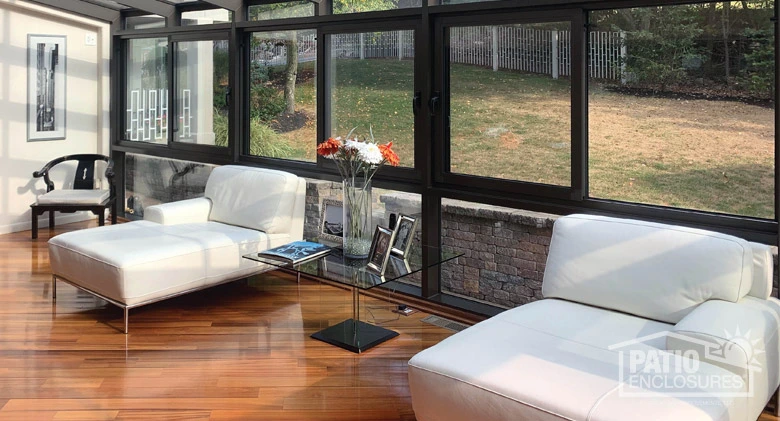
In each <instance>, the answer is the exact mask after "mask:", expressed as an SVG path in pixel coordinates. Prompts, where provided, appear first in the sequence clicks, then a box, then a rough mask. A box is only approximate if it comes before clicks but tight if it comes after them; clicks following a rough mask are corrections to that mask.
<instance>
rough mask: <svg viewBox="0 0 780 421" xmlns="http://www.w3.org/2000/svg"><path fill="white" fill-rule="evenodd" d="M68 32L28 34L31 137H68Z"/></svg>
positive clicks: (28, 93) (52, 138)
mask: <svg viewBox="0 0 780 421" xmlns="http://www.w3.org/2000/svg"><path fill="white" fill-rule="evenodd" d="M66 40H67V39H66V37H65V36H64V35H32V34H31V35H27V140H28V141H38V140H58V139H65V104H66V98H65V75H66V69H65V63H66V61H67V52H66Z"/></svg>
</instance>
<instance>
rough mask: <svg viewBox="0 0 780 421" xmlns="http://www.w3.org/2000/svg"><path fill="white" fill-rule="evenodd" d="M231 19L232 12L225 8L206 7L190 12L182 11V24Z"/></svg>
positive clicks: (209, 22) (199, 23)
mask: <svg viewBox="0 0 780 421" xmlns="http://www.w3.org/2000/svg"><path fill="white" fill-rule="evenodd" d="M232 21H233V12H231V11H229V10H225V9H208V10H197V11H190V12H182V14H181V24H182V26H190V25H211V24H215V23H230V22H232Z"/></svg>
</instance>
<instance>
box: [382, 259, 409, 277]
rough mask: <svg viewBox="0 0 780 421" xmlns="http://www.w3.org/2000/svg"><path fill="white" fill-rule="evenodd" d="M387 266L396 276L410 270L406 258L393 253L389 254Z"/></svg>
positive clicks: (405, 273)
mask: <svg viewBox="0 0 780 421" xmlns="http://www.w3.org/2000/svg"><path fill="white" fill-rule="evenodd" d="M388 267H389V268H391V269H392V273H393V275H394V276H396V277H401V276H404V275H407V274H409V272H411V271H412V268H411V267H410V266H409V261H408V260H406V259H404V258H401V257H398V256H393V255H391V256H390V261H389V265H388Z"/></svg>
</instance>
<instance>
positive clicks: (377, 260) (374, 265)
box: [366, 225, 395, 275]
mask: <svg viewBox="0 0 780 421" xmlns="http://www.w3.org/2000/svg"><path fill="white" fill-rule="evenodd" d="M393 237H395V231H394V230H391V229H389V228H385V227H383V226H379V225H377V227H376V229H375V230H374V239H373V240H372V241H371V251H369V252H368V264H367V265H366V267H367V268H369V269H371V270H374V271H376V272H378V273H379V274H380V275H384V274H385V269H387V261H388V260H389V259H390V248H391V245H392V244H393Z"/></svg>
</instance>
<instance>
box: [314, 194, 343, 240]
mask: <svg viewBox="0 0 780 421" xmlns="http://www.w3.org/2000/svg"><path fill="white" fill-rule="evenodd" d="M343 236H344V204H343V203H342V202H341V201H339V200H335V199H323V200H322V207H321V210H320V235H319V237H320V239H321V240H323V241H328V242H331V243H336V244H341V242H342V238H343Z"/></svg>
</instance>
